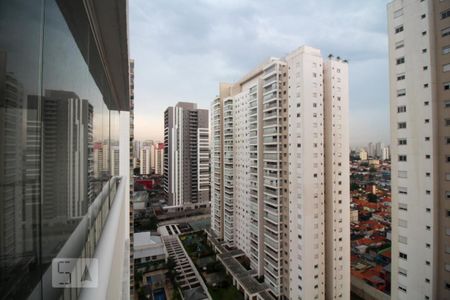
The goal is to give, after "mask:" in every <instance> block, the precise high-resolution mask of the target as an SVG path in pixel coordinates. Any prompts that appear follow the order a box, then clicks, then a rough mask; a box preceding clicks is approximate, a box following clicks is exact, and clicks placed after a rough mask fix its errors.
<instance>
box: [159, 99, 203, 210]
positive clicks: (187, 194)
mask: <svg viewBox="0 0 450 300" xmlns="http://www.w3.org/2000/svg"><path fill="white" fill-rule="evenodd" d="M163 173H164V182H163V183H164V191H165V194H166V198H167V202H168V203H169V205H170V206H172V207H174V208H177V207H178V208H188V207H191V208H195V207H199V206H205V205H208V204H209V201H210V199H209V180H210V178H209V120H208V110H207V109H198V108H197V104H195V103H189V102H178V103H177V105H175V106H174V107H172V106H171V107H168V108H167V109H166V111H165V112H164V170H163Z"/></svg>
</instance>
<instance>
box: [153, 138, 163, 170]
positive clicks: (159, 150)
mask: <svg viewBox="0 0 450 300" xmlns="http://www.w3.org/2000/svg"><path fill="white" fill-rule="evenodd" d="M153 161H154V165H155V174H157V175H163V174H164V143H156V144H155V146H154V147H153Z"/></svg>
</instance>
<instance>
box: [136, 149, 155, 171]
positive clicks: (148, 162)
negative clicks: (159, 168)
mask: <svg viewBox="0 0 450 300" xmlns="http://www.w3.org/2000/svg"><path fill="white" fill-rule="evenodd" d="M153 152H154V146H153V141H152V142H151V143H150V141H146V142H144V144H143V145H142V147H141V151H140V156H139V163H140V165H139V168H140V174H141V175H149V174H151V173H152V171H153V170H154V168H153V167H152V165H153V164H154V163H153Z"/></svg>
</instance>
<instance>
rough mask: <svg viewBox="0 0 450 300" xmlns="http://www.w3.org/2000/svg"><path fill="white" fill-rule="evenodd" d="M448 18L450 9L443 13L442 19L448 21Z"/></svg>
mask: <svg viewBox="0 0 450 300" xmlns="http://www.w3.org/2000/svg"><path fill="white" fill-rule="evenodd" d="M448 17H450V9H447V10H444V11H443V12H441V19H447V18H448Z"/></svg>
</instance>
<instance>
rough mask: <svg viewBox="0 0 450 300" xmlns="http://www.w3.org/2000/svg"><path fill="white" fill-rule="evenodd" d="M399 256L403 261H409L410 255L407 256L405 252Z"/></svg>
mask: <svg viewBox="0 0 450 300" xmlns="http://www.w3.org/2000/svg"><path fill="white" fill-rule="evenodd" d="M398 256H399V257H400V258H401V259H404V260H407V259H408V255H407V254H406V253H403V252H399V253H398Z"/></svg>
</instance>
